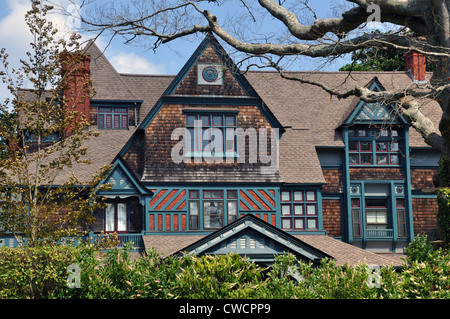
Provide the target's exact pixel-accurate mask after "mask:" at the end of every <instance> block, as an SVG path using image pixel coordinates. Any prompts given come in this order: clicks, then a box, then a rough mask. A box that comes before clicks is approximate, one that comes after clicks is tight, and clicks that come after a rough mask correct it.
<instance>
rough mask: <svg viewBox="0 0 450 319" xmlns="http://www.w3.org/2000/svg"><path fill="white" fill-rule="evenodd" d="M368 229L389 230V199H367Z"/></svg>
mask: <svg viewBox="0 0 450 319" xmlns="http://www.w3.org/2000/svg"><path fill="white" fill-rule="evenodd" d="M365 203H366V220H367V223H366V227H367V229H387V228H388V225H389V224H388V206H387V199H366V201H365Z"/></svg>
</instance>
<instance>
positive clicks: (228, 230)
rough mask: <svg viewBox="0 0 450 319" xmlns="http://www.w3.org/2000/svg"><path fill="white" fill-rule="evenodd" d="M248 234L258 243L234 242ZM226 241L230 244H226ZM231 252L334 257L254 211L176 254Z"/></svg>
mask: <svg viewBox="0 0 450 319" xmlns="http://www.w3.org/2000/svg"><path fill="white" fill-rule="evenodd" d="M248 235H250V237H252V238H253V239H254V240H255V244H254V247H249V244H248V243H246V245H245V246H246V247H242V246H241V245H240V243H239V244H237V243H236V247H234V246H233V244H232V242H236V241H238V240H239V239H242V238H244V239H246V238H245V236H248ZM261 238H263V239H264V245H263V247H262V248H261V247H260V242H258V243H256V241H258V239H259V240H260V239H261ZM225 245H226V246H228V247H225V248H224V246H225ZM230 247H231V248H230ZM228 252H235V253H238V254H239V255H245V256H246V257H247V258H250V260H253V261H260V262H270V261H273V258H274V257H273V256H274V255H277V254H282V253H283V252H290V253H293V254H294V255H296V256H297V257H298V258H299V259H303V260H305V261H311V262H314V263H319V262H320V261H321V260H322V259H323V258H332V257H331V256H329V255H327V254H326V253H324V252H322V251H320V250H318V249H316V248H314V247H313V246H311V245H309V244H307V243H305V242H303V241H302V240H300V239H298V238H296V237H294V236H292V235H290V234H288V233H286V232H284V231H282V230H281V229H279V228H277V227H275V226H273V225H271V224H269V223H267V222H265V221H264V220H262V219H260V218H258V217H256V216H254V215H251V214H248V215H245V216H243V217H241V218H239V219H238V220H236V221H234V222H232V223H230V224H228V225H226V226H225V227H223V228H221V229H219V230H217V231H215V232H214V233H212V234H210V235H207V236H205V237H204V238H202V239H201V240H199V241H197V242H195V243H193V244H191V245H189V246H187V247H184V248H182V249H180V250H179V251H178V252H176V253H175V255H181V254H183V253H194V254H196V255H204V254H221V253H222V254H224V253H225V254H226V253H228Z"/></svg>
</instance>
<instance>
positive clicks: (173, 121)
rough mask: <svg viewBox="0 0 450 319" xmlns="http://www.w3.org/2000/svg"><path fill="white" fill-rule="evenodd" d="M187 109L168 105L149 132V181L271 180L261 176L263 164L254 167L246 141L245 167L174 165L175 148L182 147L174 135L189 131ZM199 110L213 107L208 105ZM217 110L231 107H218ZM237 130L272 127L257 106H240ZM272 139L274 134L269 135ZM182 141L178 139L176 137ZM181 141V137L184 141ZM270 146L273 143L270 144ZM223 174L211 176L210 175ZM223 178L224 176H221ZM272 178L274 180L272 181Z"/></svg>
mask: <svg viewBox="0 0 450 319" xmlns="http://www.w3.org/2000/svg"><path fill="white" fill-rule="evenodd" d="M184 107H186V106H185V105H179V104H166V105H164V106H163V107H162V108H161V110H160V111H159V113H158V114H157V115H156V117H155V118H154V119H153V121H152V123H151V124H150V125H149V126H148V128H147V130H146V137H145V156H144V159H145V171H144V174H145V175H146V176H147V178H145V179H146V180H149V181H151V180H153V181H158V180H163V178H164V179H166V180H167V178H169V179H174V180H177V179H176V177H177V176H178V177H179V178H181V180H199V179H201V178H205V179H208V180H209V181H211V178H213V179H214V177H215V178H217V179H218V180H220V178H221V177H220V176H224V177H226V178H228V179H230V178H231V179H236V181H248V180H249V178H251V180H260V181H266V180H265V179H266V178H268V176H264V175H262V174H260V170H259V169H260V166H261V163H260V161H259V156H258V162H257V163H250V159H249V155H248V154H249V152H248V147H249V146H248V139H246V140H247V141H246V155H245V156H246V158H245V162H244V163H237V161H233V163H206V162H205V161H204V160H203V161H202V163H194V160H192V161H191V163H180V164H177V163H174V162H173V160H172V158H171V151H172V148H173V147H174V146H175V145H176V144H177V143H179V140H171V134H172V131H173V130H174V129H176V128H184V127H185V116H184V114H183V112H182V110H183V108H184ZM197 107H206V108H208V107H210V106H208V105H203V106H197ZM214 107H215V108H221V107H227V108H229V106H217V105H215V106H214ZM237 127H239V128H242V129H244V130H247V129H248V128H255V129H256V130H257V131H258V129H259V128H263V127H265V128H270V124H269V123H268V122H267V120H266V119H265V118H264V116H263V115H262V114H261V112H260V111H259V110H258V108H257V107H256V106H239V113H238V115H237ZM268 137H269V138H270V134H269V135H268ZM176 138H178V137H176ZM180 139H181V137H180ZM269 146H270V143H269ZM216 173H217V174H219V175H213V176H208V174H216ZM220 174H222V175H220ZM269 178H270V177H269Z"/></svg>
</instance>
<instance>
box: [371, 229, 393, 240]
mask: <svg viewBox="0 0 450 319" xmlns="http://www.w3.org/2000/svg"><path fill="white" fill-rule="evenodd" d="M393 237H394V230H393V229H366V238H393Z"/></svg>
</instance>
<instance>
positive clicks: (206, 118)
mask: <svg viewBox="0 0 450 319" xmlns="http://www.w3.org/2000/svg"><path fill="white" fill-rule="evenodd" d="M186 131H187V132H186V133H187V139H186V140H187V145H186V148H187V151H188V152H189V154H190V155H194V154H196V153H198V154H201V155H203V156H205V155H206V156H224V155H226V154H232V155H235V154H236V151H237V147H236V114H233V113H223V114H222V113H219V112H213V113H203V112H202V113H191V112H189V113H186Z"/></svg>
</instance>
